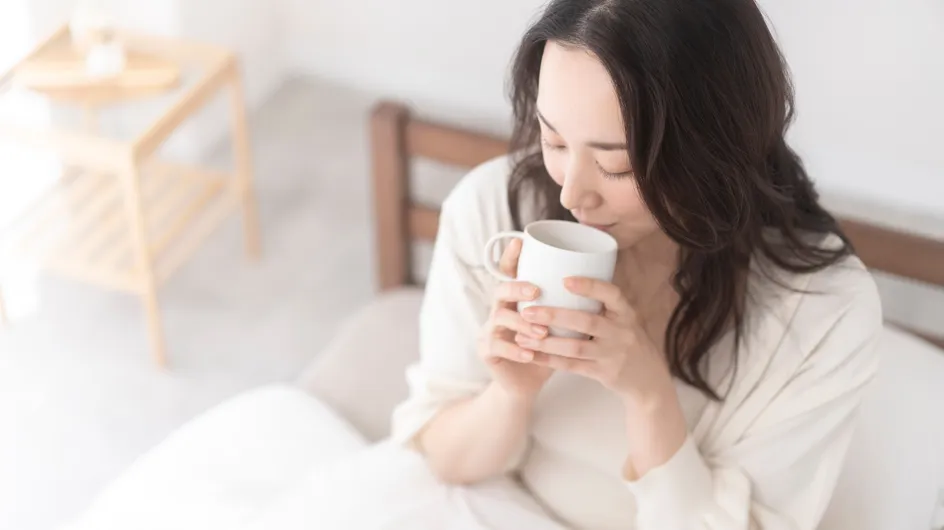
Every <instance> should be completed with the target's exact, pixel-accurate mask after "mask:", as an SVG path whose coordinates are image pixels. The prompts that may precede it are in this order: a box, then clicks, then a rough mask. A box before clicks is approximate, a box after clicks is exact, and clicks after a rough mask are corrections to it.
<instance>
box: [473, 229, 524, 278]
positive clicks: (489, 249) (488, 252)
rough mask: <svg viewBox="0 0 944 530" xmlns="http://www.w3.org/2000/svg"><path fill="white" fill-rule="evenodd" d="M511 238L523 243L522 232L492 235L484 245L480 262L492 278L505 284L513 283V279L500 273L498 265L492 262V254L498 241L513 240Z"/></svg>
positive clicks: (511, 231) (510, 231)
mask: <svg viewBox="0 0 944 530" xmlns="http://www.w3.org/2000/svg"><path fill="white" fill-rule="evenodd" d="M513 237H516V238H518V239H520V240H521V242H522V243H524V232H519V231H517V230H509V231H507V232H499V233H497V234H495V235H493V236H492V237H491V238H490V239H489V240H488V243H485V249H484V252H485V255H484V259H483V260H482V262H483V263H484V264H485V269H486V270H488V272H489V273H490V274H491V275H492V276H494V277H496V278H498V279H499V280H503V281H506V282H513V281H515V279H514V278H512V277H511V276H508V275H507V274H505V273H504V272H502V271H501V270H500V269H499V268H498V263H496V262H495V261H493V260H492V256H493V255H494V253H495V245H497V244H498V242H499V241H501V240H503V239H510V238H513ZM522 248H523V247H522Z"/></svg>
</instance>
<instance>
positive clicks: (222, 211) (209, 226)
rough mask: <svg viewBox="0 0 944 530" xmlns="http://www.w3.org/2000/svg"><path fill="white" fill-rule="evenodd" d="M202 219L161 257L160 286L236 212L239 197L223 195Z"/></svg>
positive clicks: (191, 226)
mask: <svg viewBox="0 0 944 530" xmlns="http://www.w3.org/2000/svg"><path fill="white" fill-rule="evenodd" d="M217 197H218V199H217V200H216V201H213V202H212V203H211V204H210V206H209V207H208V208H206V209H205V210H204V212H202V213H201V215H200V217H199V218H198V219H197V220H196V221H195V222H194V223H193V224H192V225H190V226H189V227H188V228H187V231H186V233H185V234H184V235H183V236H182V237H181V239H180V240H178V241H177V242H176V243H175V244H174V245H173V246H171V247H170V248H169V249H168V251H167V252H166V253H165V254H164V256H161V257H160V259H159V260H158V262H157V265H156V267H155V275H156V277H157V282H158V284H161V283H163V282H164V281H166V280H167V279H168V278H170V276H171V275H172V274H173V273H174V271H176V270H177V269H178V268H179V267H180V266H181V265H183V264H184V262H186V261H187V259H189V258H190V256H192V255H193V253H194V252H196V251H197V249H199V248H200V246H201V245H202V244H203V242H204V241H206V240H207V238H209V237H210V236H211V235H213V232H215V231H216V230H217V228H219V227H220V225H221V224H223V221H225V220H226V218H227V217H228V216H229V215H230V214H232V213H233V212H234V211H236V208H237V197H236V196H235V194H233V193H223V194H221V195H218V196H217Z"/></svg>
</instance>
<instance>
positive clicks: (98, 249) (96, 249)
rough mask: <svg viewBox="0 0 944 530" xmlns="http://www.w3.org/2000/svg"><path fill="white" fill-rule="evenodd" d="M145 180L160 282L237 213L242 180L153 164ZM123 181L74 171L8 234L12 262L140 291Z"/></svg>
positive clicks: (152, 247) (144, 200)
mask: <svg viewBox="0 0 944 530" xmlns="http://www.w3.org/2000/svg"><path fill="white" fill-rule="evenodd" d="M140 175H141V183H140V187H141V200H142V203H143V204H142V207H143V211H144V214H145V222H146V226H147V235H148V237H147V243H148V249H149V251H150V255H151V260H152V263H153V264H154V271H155V276H156V279H157V281H158V283H161V282H163V281H165V280H167V278H169V277H170V275H171V274H172V273H173V272H174V270H176V269H177V268H178V267H179V266H180V265H181V264H182V263H183V262H184V261H186V259H187V258H188V257H189V256H190V255H191V254H192V253H193V252H194V251H195V250H196V249H197V247H199V245H200V244H201V243H202V242H203V241H204V240H205V239H206V238H207V237H208V236H209V235H210V234H211V233H212V232H213V231H214V230H215V229H216V228H217V227H218V226H219V225H220V224H221V222H222V221H223V220H224V219H225V218H226V217H227V216H229V215H230V214H232V213H233V212H234V211H235V210H237V209H238V206H239V201H238V198H239V196H238V190H237V187H236V186H235V185H234V184H233V183H234V182H236V179H235V178H233V177H232V176H231V175H228V174H225V173H221V172H213V171H208V170H204V169H199V168H195V167H188V166H183V165H175V164H169V163H152V164H149V165H148V167H147V168H145V169H144V170H143V171H142V172H141V173H140ZM120 178H121V176H119V175H109V174H102V173H93V172H87V171H81V172H80V171H77V170H74V171H68V172H67V173H66V174H65V175H63V177H62V178H61V179H60V182H59V184H58V185H56V186H55V187H54V188H52V189H51V190H50V191H49V192H48V193H47V194H46V195H44V196H43V197H42V198H41V199H40V200H39V201H38V203H37V204H36V205H35V206H34V207H33V208H31V209H30V211H29V213H28V214H27V215H25V216H23V217H22V218H21V219H19V220H18V221H17V222H16V223H14V225H13V227H12V229H11V230H10V231H9V233H8V234H5V235H4V237H3V238H2V240H3V248H4V250H5V253H7V257H8V258H11V259H14V260H18V261H22V260H26V261H28V262H30V263H34V264H36V265H37V266H39V267H42V268H45V269H49V270H52V271H54V272H56V273H58V274H61V275H63V276H68V277H71V278H74V279H78V280H82V281H85V282H89V283H93V284H96V285H100V286H102V287H108V288H112V289H118V290H122V291H129V292H134V293H139V292H141V290H142V289H143V288H144V286H143V284H142V278H141V274H140V271H139V267H138V264H137V263H136V261H135V259H134V253H133V251H132V249H133V239H132V234H131V231H130V227H131V226H132V223H131V222H130V221H129V214H128V207H127V205H126V203H125V197H127V196H128V195H127V194H124V193H123V192H122V186H123V183H122V181H121V180H120ZM126 178H127V177H126Z"/></svg>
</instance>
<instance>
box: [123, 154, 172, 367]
mask: <svg viewBox="0 0 944 530" xmlns="http://www.w3.org/2000/svg"><path fill="white" fill-rule="evenodd" d="M121 177H122V181H123V185H124V193H123V195H124V201H125V210H126V212H127V215H128V221H129V222H130V232H131V234H130V235H131V251H132V253H133V255H134V256H133V257H134V263H135V270H136V272H137V277H138V282H139V289H140V295H141V297H142V298H143V299H144V300H143V301H144V310H145V314H146V318H147V329H148V338H149V342H150V345H151V354H152V355H153V356H154V362H155V363H157V365H158V366H161V367H164V366H167V349H166V345H165V343H164V330H163V326H162V323H161V312H160V306H159V304H158V298H157V280H156V278H155V275H154V262H153V259H152V256H151V248H150V245H149V243H148V233H147V224H146V220H145V217H144V206H143V203H142V201H141V179H140V174H139V172H138V170H137V168H134V169H131V170H129V171H127V172H125V174H123V175H122V176H121Z"/></svg>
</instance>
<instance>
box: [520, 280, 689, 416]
mask: <svg viewBox="0 0 944 530" xmlns="http://www.w3.org/2000/svg"><path fill="white" fill-rule="evenodd" d="M564 286H565V287H566V288H567V289H568V290H569V291H571V292H573V293H575V294H578V295H581V296H585V297H587V298H592V299H594V300H599V301H600V302H602V303H603V308H604V310H603V311H602V312H601V313H600V314H592V313H588V312H585V311H576V310H570V309H561V308H552V307H529V308H527V309H526V310H524V311H523V312H522V317H523V318H524V320H526V321H527V322H529V323H530V324H534V325H541V326H554V327H561V328H564V329H569V330H572V331H576V332H579V333H583V334H585V335H588V336H589V337H591V338H592V340H590V339H570V338H559V337H544V338H534V337H529V336H526V335H525V334H520V333H519V334H518V335H517V336H516V337H515V342H517V343H518V345H519V346H521V347H522V348H528V349H531V350H534V351H535V352H537V354H536V355H535V358H534V361H533V363H534V364H538V365H541V366H544V367H547V368H551V369H554V370H563V371H568V372H573V373H576V374H580V375H583V376H585V377H589V378H591V379H595V380H597V381H599V382H600V383H601V384H603V385H604V386H605V387H607V388H609V389H610V390H612V391H614V392H615V393H617V394H619V395H620V396H621V397H622V398H623V399H624V401H627V402H630V403H634V404H641V403H644V402H646V401H648V400H650V399H652V398H658V397H662V396H663V394H664V393H665V392H667V391H668V392H671V394H672V395H673V396H674V394H675V391H674V386H673V384H672V376H671V374H670V372H669V368H668V365H667V364H666V362H665V358H664V355H663V354H662V352H661V351H659V349H658V347H657V346H656V345H655V343H654V342H653V341H652V340H651V339H650V338H649V335H648V334H647V333H646V331H645V330H643V328H642V326H641V325H640V323H639V321H638V319H637V316H636V311H635V310H634V309H633V307H632V306H631V305H630V303H629V301H628V300H627V299H626V297H625V296H624V295H623V293H622V291H621V290H620V289H619V287H617V286H616V285H614V284H612V283H609V282H604V281H600V280H593V279H589V278H567V279H565V280H564Z"/></svg>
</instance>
